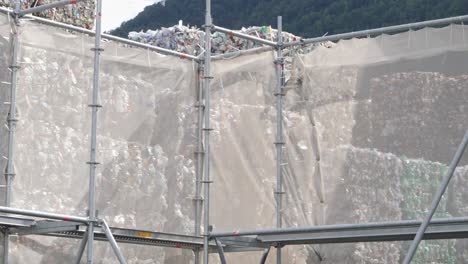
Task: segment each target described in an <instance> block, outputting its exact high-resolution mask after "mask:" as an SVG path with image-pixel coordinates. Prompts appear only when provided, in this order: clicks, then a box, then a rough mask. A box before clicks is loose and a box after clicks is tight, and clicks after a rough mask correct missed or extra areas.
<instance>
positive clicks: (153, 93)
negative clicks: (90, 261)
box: [0, 16, 468, 264]
mask: <svg viewBox="0 0 468 264" xmlns="http://www.w3.org/2000/svg"><path fill="white" fill-rule="evenodd" d="M1 19H3V21H2V22H3V23H2V26H1V27H0V32H1V35H2V36H3V38H2V39H1V43H0V44H1V46H0V47H1V50H2V52H1V54H2V56H3V57H5V58H6V57H7V56H8V46H9V45H8V32H9V25H8V24H7V21H6V19H5V17H3V16H2V17H1ZM21 28H22V33H21V42H22V45H21V55H20V62H21V66H22V69H21V70H20V73H19V79H20V81H19V85H18V115H19V118H20V120H21V121H20V122H19V124H18V132H17V138H16V153H17V155H16V157H15V168H16V171H17V176H16V178H15V179H14V183H13V184H14V189H13V190H14V192H13V200H12V201H13V206H15V207H19V208H24V209H35V210H42V211H48V212H60V213H69V214H77V215H84V214H85V210H86V204H87V188H88V167H87V165H86V161H87V160H88V151H89V143H88V141H89V123H90V119H89V116H90V115H89V112H90V111H89V109H88V107H87V105H88V104H89V103H90V97H89V94H90V91H91V78H92V57H91V56H92V52H91V51H90V48H92V39H91V38H89V37H87V36H85V35H81V34H74V33H73V34H72V33H68V32H66V31H63V30H59V29H55V28H51V27H48V26H44V25H40V24H36V23H34V22H23V23H22V27H21ZM465 30H466V28H465V27H462V26H455V25H454V26H449V27H446V28H443V29H423V30H420V31H412V32H406V33H402V34H397V35H394V36H387V35H384V36H380V37H377V38H369V39H361V40H347V41H341V42H339V43H338V45H337V46H335V47H334V48H331V49H328V48H325V47H318V48H317V49H315V50H314V51H312V52H311V53H309V54H305V55H301V56H298V57H296V58H295V67H294V70H293V72H292V73H291V79H289V81H288V83H287V85H286V92H287V95H286V99H285V100H286V106H285V110H284V114H285V121H284V124H285V136H286V137H285V138H286V141H287V144H286V146H285V159H284V161H283V162H284V164H285V166H284V168H285V173H284V176H285V191H286V194H285V203H284V212H283V213H284V219H285V221H284V222H285V226H309V225H323V224H335V223H367V222H373V221H386V220H400V219H416V218H420V217H421V215H422V213H423V212H424V211H425V209H426V208H427V206H428V205H429V204H430V202H429V201H430V200H431V196H432V195H433V193H434V192H435V191H434V190H435V188H437V186H438V182H439V180H440V178H441V175H442V174H443V173H444V172H445V170H446V164H447V163H448V162H449V160H450V159H451V156H452V155H453V153H454V152H455V149H456V146H457V144H458V142H459V141H460V140H461V137H462V136H463V133H464V130H465V129H466V128H467V127H468V118H467V117H468V114H467V108H468V103H467V102H468V89H466V85H467V80H468V67H467V66H468V65H467V64H468V60H467V59H468V45H467V44H466V42H465V40H466V36H465V35H466V33H465ZM104 48H105V52H104V53H103V54H104V55H103V56H104V57H103V63H102V74H101V96H100V102H101V104H102V105H103V108H102V110H101V111H100V115H99V120H98V124H99V129H98V135H99V136H98V151H99V155H98V157H99V160H100V161H101V163H102V164H101V165H100V166H99V174H98V177H97V200H98V201H97V208H98V209H99V215H100V216H102V217H104V218H105V219H106V220H108V222H109V224H110V225H112V226H118V227H128V228H141V229H150V230H156V231H165V232H176V233H185V234H191V233H193V225H194V221H193V211H194V210H193V207H194V203H193V194H194V190H195V182H194V179H195V162H194V160H195V156H194V154H193V153H194V151H195V150H196V137H195V135H196V108H194V105H195V103H196V89H197V88H196V84H195V78H196V76H195V75H196V74H195V73H196V65H195V64H193V63H192V62H189V61H184V60H180V59H177V58H171V57H163V56H160V55H157V54H155V53H152V52H148V51H147V50H141V49H135V48H129V47H122V46H120V45H117V44H115V43H111V42H106V43H104ZM274 60H275V56H274V53H272V52H264V53H259V54H253V55H246V56H240V57H237V58H234V59H231V60H219V61H216V62H215V63H214V65H213V71H214V72H213V75H214V77H215V79H214V81H213V90H212V92H213V94H212V96H213V105H212V112H211V116H212V120H213V121H212V126H213V128H214V131H213V136H212V153H213V156H212V159H213V170H212V175H213V180H214V184H212V197H211V198H212V200H211V201H212V202H211V205H212V206H211V216H212V219H211V223H212V224H213V225H214V229H215V231H231V230H238V229H258V228H271V227H274V226H275V217H274V215H275V199H274V195H273V194H274V190H275V185H276V170H275V166H276V162H275V152H274V144H273V143H274V139H275V128H276V112H275V109H274V95H273V94H274V90H275V85H276V84H275V71H274V63H273V62H274ZM1 63H2V65H3V64H5V63H6V62H5V60H2V62H1ZM3 68H4V69H6V68H5V67H3ZM1 74H2V75H1V77H2V81H8V72H4V71H1ZM0 95H1V96H2V98H1V99H2V101H7V95H8V93H7V92H5V89H2V90H0ZM0 107H1V108H0V110H1V111H0V113H1V114H2V116H3V120H5V115H6V113H7V109H6V107H5V105H2V106H0ZM5 131H6V130H5V128H2V130H1V132H2V134H1V139H2V141H1V143H0V144H1V145H0V146H1V147H2V149H1V150H0V151H2V153H5V147H6V145H5V144H4V142H5V140H6V136H5ZM467 164H468V162H467V159H466V158H465V159H464V160H463V162H462V164H461V165H462V166H461V167H460V168H459V169H458V170H457V175H456V177H455V179H454V182H455V184H454V183H452V185H451V186H450V190H449V194H448V195H447V196H446V197H445V198H444V200H443V202H442V204H441V207H440V210H439V211H438V213H437V217H449V216H466V214H467V213H468V210H467V208H466V202H467V201H468V197H466V195H464V193H466V191H465V189H466V188H465V187H463V186H465V179H466V178H467V177H468V174H467V171H468V168H467ZM463 166H464V167H463ZM12 240H13V243H12V244H13V245H12V247H11V254H12V256H11V258H12V263H68V262H70V261H71V260H72V259H73V257H74V255H75V254H76V248H77V244H78V241H75V240H66V239H56V238H44V237H20V238H13V239H12ZM97 245H98V246H97V254H96V261H97V263H115V258H114V256H113V255H112V253H111V250H110V247H109V245H107V244H105V243H97ZM407 246H408V245H407V243H372V244H371V243H369V244H366V243H353V244H344V245H316V246H294V247H286V248H285V249H284V263H286V264H293V263H294V264H299V263H399V261H400V259H401V257H402V256H404V254H405V253H406V248H407ZM122 248H123V254H124V256H125V257H126V258H127V259H128V260H129V262H130V263H165V264H169V263H170V264H179V263H190V262H191V261H193V254H192V252H188V251H182V250H168V249H161V248H149V247H143V246H128V245H123V246H122ZM467 255H468V252H467V251H466V241H465V240H445V241H431V242H424V243H423V244H422V245H421V250H420V251H419V253H418V255H417V256H416V260H415V263H466V261H467V259H466V256H467ZM259 258H260V254H259V253H237V254H232V255H230V256H229V257H228V261H230V263H257V262H258V261H259ZM274 260H275V257H274V254H272V256H270V260H269V261H270V263H273V262H274ZM213 263H216V256H215V255H213Z"/></svg>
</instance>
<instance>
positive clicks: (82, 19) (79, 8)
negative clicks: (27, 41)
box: [0, 0, 95, 29]
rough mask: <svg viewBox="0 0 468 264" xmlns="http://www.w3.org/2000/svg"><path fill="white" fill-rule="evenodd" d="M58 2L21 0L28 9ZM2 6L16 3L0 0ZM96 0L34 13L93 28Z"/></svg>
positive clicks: (51, 0)
mask: <svg viewBox="0 0 468 264" xmlns="http://www.w3.org/2000/svg"><path fill="white" fill-rule="evenodd" d="M53 2H56V0H21V8H22V9H28V8H30V7H35V6H39V5H43V4H49V3H53ZM0 6H6V7H10V8H14V6H15V3H14V1H11V0H0ZM94 13H95V1H94V0H89V1H88V0H87V1H81V2H79V3H76V4H70V5H67V6H64V7H58V8H53V9H49V10H45V11H42V12H40V13H36V14H34V15H37V16H40V17H44V18H49V19H52V20H55V21H58V22H63V23H67V24H70V25H74V26H78V27H83V28H87V29H92V28H93V27H94V17H95V16H94Z"/></svg>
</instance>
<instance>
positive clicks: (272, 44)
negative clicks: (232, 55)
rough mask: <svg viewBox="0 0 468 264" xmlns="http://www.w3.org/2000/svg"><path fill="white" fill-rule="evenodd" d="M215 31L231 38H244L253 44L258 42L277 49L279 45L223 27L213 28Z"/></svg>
mask: <svg viewBox="0 0 468 264" xmlns="http://www.w3.org/2000/svg"><path fill="white" fill-rule="evenodd" d="M213 30H215V31H219V32H222V33H226V34H228V35H230V36H235V37H238V38H243V39H246V40H250V41H253V42H258V43H261V44H265V45H268V46H271V47H276V45H277V43H276V42H273V41H270V40H266V39H262V38H258V37H254V36H250V35H247V34H244V33H241V32H238V31H234V30H230V29H227V28H223V27H218V26H213Z"/></svg>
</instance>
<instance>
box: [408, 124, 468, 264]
mask: <svg viewBox="0 0 468 264" xmlns="http://www.w3.org/2000/svg"><path fill="white" fill-rule="evenodd" d="M466 145H468V130H467V131H466V133H465V136H464V137H463V140H462V142H461V143H460V146H459V147H458V149H457V152H456V153H455V156H454V157H453V160H452V162H451V163H450V166H449V170H448V172H447V175H445V177H444V180H443V181H442V185H441V186H440V188H439V191H438V192H437V194H436V196H435V197H434V200H433V201H432V204H431V209H430V210H429V213H427V215H426V217H425V218H424V221H423V222H422V224H421V226H420V227H419V229H418V232H417V233H416V236H415V237H414V240H413V243H411V247H410V249H409V251H408V254H407V255H406V257H405V259H404V261H403V263H404V264H409V263H410V262H411V260H412V259H413V257H414V254H415V253H416V250H417V249H418V246H419V243H421V240H422V239H423V236H424V233H425V232H426V230H427V227H428V226H429V223H430V222H431V220H432V216H433V215H434V213H435V211H436V210H437V207H438V206H439V203H440V200H442V196H443V195H444V193H445V191H446V190H447V187H448V185H449V183H450V180H451V179H452V177H453V174H454V173H455V169H456V168H457V166H458V163H460V160H461V158H462V157H463V153H464V152H465V149H466Z"/></svg>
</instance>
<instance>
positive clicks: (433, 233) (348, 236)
mask: <svg viewBox="0 0 468 264" xmlns="http://www.w3.org/2000/svg"><path fill="white" fill-rule="evenodd" d="M420 225H421V221H399V222H389V223H370V224H355V225H353V224H349V225H329V226H316V227H308V228H284V229H279V230H263V231H262V230H260V231H252V232H250V231H246V232H233V233H232V232H231V233H214V234H213V237H217V238H218V239H219V240H220V241H221V242H222V243H223V244H225V245H228V246H233V245H236V246H237V247H240V246H248V247H264V248H266V247H269V246H278V245H281V246H286V245H299V244H327V243H354V242H379V241H401V240H412V239H413V238H414V236H415V235H416V232H417V231H418V228H419V226H420ZM455 238H468V218H467V217H463V218H451V219H434V220H433V221H431V224H430V225H429V228H428V229H427V232H426V233H425V234H424V239H455Z"/></svg>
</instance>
